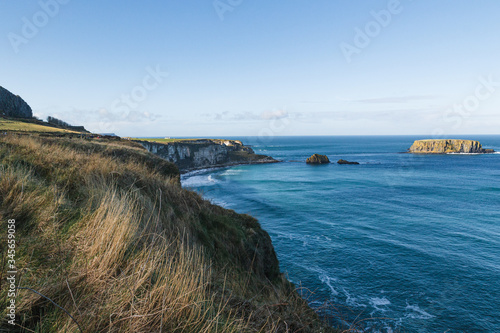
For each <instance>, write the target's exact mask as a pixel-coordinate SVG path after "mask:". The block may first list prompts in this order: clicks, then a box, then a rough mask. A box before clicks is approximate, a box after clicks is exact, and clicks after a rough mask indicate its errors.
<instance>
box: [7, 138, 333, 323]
mask: <svg viewBox="0 0 500 333" xmlns="http://www.w3.org/2000/svg"><path fill="white" fill-rule="evenodd" d="M164 146H165V145H164ZM0 167H1V168H2V177H0V219H2V221H7V219H15V223H16V239H19V240H21V241H19V243H18V244H17V248H16V262H17V268H18V270H19V271H20V272H21V271H22V272H23V275H22V283H21V285H22V286H23V287H29V288H32V289H34V290H36V291H37V292H39V293H41V294H43V295H45V296H47V297H48V298H50V299H52V300H54V301H55V302H56V303H57V304H58V305H59V306H61V307H62V308H63V309H65V310H66V311H67V313H69V314H71V315H72V316H73V317H74V318H75V320H76V321H77V322H78V323H79V324H80V325H81V327H82V330H83V331H84V332H116V333H118V332H181V331H182V332H187V333H188V332H193V333H194V332H221V333H234V332H243V333H245V332H248V333H253V332H299V331H300V332H311V333H312V332H330V331H334V330H333V329H331V328H329V327H328V326H327V325H326V324H323V323H322V322H321V321H320V320H319V318H318V316H317V315H316V314H315V313H314V312H313V311H312V310H311V309H310V308H309V307H308V305H307V303H306V301H304V300H303V299H302V298H300V296H299V294H298V293H297V292H296V290H295V288H294V286H293V285H292V284H291V283H289V282H288V281H287V280H286V279H285V277H284V276H283V275H282V274H281V273H280V269H279V263H278V259H277V257H276V253H275V251H274V248H273V246H272V243H271V239H270V237H269V235H268V234H267V232H265V231H264V230H263V229H262V228H261V226H260V224H259V223H258V221H257V220H255V219H254V218H252V217H251V216H249V215H243V214H237V213H236V212H234V211H232V210H227V209H224V208H222V207H219V206H216V205H213V204H212V203H210V202H209V201H207V200H204V199H203V198H202V197H201V196H200V195H198V194H196V193H195V192H191V191H188V190H185V189H183V188H182V187H181V185H180V182H179V171H178V169H177V167H176V166H175V165H174V164H172V163H169V162H167V161H165V160H163V159H161V158H159V157H157V156H155V155H153V154H151V153H149V152H147V151H146V150H145V149H144V148H143V147H141V146H140V145H139V144H137V143H134V142H131V141H128V140H118V139H116V140H111V139H109V140H108V139H102V140H87V139H80V138H76V137H74V138H72V139H70V138H64V137H63V138H59V137H42V136H35V135H17V134H8V135H2V136H0ZM0 237H1V238H2V239H7V228H2V230H0ZM3 269H4V271H7V269H6V268H5V267H3ZM18 281H20V280H18ZM7 292H8V288H2V289H1V290H0V299H7V297H6V293H7ZM6 309H7V306H3V307H2V309H1V310H0V314H1V315H2V316H3V317H4V318H5V316H6V312H7V310H6ZM16 313H17V316H18V317H17V318H18V320H20V322H19V323H20V325H22V326H23V327H25V328H27V329H29V330H32V331H40V332H42V331H43V332H61V333H62V332H77V331H78V329H77V327H76V324H75V322H73V321H72V319H71V318H70V317H69V316H68V315H67V314H66V313H65V312H63V311H62V310H61V309H60V308H57V307H55V306H52V305H50V304H49V303H48V301H47V300H46V299H44V298H43V297H41V296H40V295H38V294H36V293H32V292H30V291H28V290H19V296H18V297H17V303H16ZM7 327H8V326H7V324H6V322H5V321H3V322H0V331H1V330H2V329H4V328H7ZM9 328H10V327H9Z"/></svg>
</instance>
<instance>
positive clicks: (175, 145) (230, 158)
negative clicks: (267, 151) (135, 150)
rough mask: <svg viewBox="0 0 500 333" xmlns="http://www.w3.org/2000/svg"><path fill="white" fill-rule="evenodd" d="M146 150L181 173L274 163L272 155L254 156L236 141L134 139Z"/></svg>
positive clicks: (253, 153) (248, 149) (247, 148)
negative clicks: (174, 166) (175, 167)
mask: <svg viewBox="0 0 500 333" xmlns="http://www.w3.org/2000/svg"><path fill="white" fill-rule="evenodd" d="M135 141H137V142H138V143H140V144H141V145H142V146H143V147H144V148H146V149H147V150H148V151H149V152H152V153H153V154H155V155H158V156H159V157H161V158H163V159H165V160H167V161H169V162H172V163H175V164H176V165H177V166H178V167H179V169H180V170H181V171H182V172H187V171H191V170H196V169H204V168H211V167H224V166H231V165H238V164H261V163H276V162H278V161H276V160H275V159H274V158H272V157H269V156H265V155H257V154H255V152H254V151H253V149H252V148H250V147H248V146H245V145H244V144H243V143H242V142H241V141H238V140H224V139H150V140H147V141H145V140H135Z"/></svg>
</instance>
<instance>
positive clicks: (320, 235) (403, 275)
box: [182, 136, 500, 332]
mask: <svg viewBox="0 0 500 333" xmlns="http://www.w3.org/2000/svg"><path fill="white" fill-rule="evenodd" d="M460 138H464V139H468V138H469V137H467V136H461V137H460ZM239 139H241V140H243V141H244V143H246V144H251V145H253V148H254V150H255V151H256V152H258V153H262V154H266V155H270V156H273V157H275V158H277V159H280V160H282V161H283V163H278V164H268V165H252V166H238V167H233V168H227V169H218V170H209V171H202V172H197V173H192V174H188V175H185V176H183V179H182V182H183V186H184V187H188V188H192V189H195V190H197V191H199V192H202V193H203V194H204V196H205V197H206V198H208V199H210V200H212V201H213V202H214V203H217V204H221V205H223V206H224V207H227V208H230V209H234V210H236V211H237V212H240V213H249V214H251V215H253V216H255V217H256V218H258V219H259V221H260V223H261V224H262V226H263V228H264V229H265V230H267V231H268V232H269V234H270V235H271V238H272V240H273V243H274V246H275V248H276V252H277V254H278V258H279V260H280V264H281V269H282V271H284V272H286V273H287V274H288V277H289V279H290V280H291V281H292V282H294V283H296V284H297V285H298V284H300V285H301V286H302V287H304V288H307V289H309V290H311V291H313V292H314V295H313V296H312V298H311V303H312V305H313V306H317V307H319V306H321V304H322V303H323V302H325V301H328V302H329V303H331V304H334V305H335V306H332V305H330V306H328V307H326V309H325V310H322V311H323V314H325V315H329V314H336V316H335V318H337V319H333V321H334V322H335V321H336V322H337V323H338V322H339V321H340V319H338V318H339V313H338V311H339V312H340V313H341V317H342V318H343V321H345V322H348V323H349V322H353V321H356V320H358V321H359V319H365V318H379V317H383V319H371V320H368V321H366V323H365V326H366V327H368V329H370V330H373V331H380V332H391V331H393V330H397V329H399V330H401V331H404V332H445V331H447V332H500V205H499V204H500V154H488V155H436V156H431V155H411V154H401V153H400V152H404V151H405V150H406V149H407V148H408V147H410V145H411V144H412V142H413V140H415V139H420V138H419V137H409V136H408V137H407V136H401V137H279V138H274V139H273V140H269V141H267V142H262V141H260V140H259V139H258V138H239ZM470 139H477V140H479V141H481V142H482V144H483V146H484V147H486V148H493V149H495V150H497V151H500V136H474V137H470ZM313 153H319V154H326V155H328V156H329V157H330V160H332V161H336V160H338V159H340V158H343V159H346V160H352V161H358V162H360V163H361V164H360V165H337V164H330V165H322V166H310V165H306V164H305V163H304V162H303V161H305V159H306V158H307V157H309V156H310V155H312V154H313ZM335 309H336V310H335ZM357 316H359V317H358V319H356V317H357Z"/></svg>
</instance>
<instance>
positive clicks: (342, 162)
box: [337, 159, 359, 164]
mask: <svg viewBox="0 0 500 333" xmlns="http://www.w3.org/2000/svg"><path fill="white" fill-rule="evenodd" d="M337 163H338V164H359V162H349V161H346V160H343V159H340V160H338V161H337Z"/></svg>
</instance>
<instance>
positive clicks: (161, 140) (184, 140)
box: [131, 138, 207, 143]
mask: <svg viewBox="0 0 500 333" xmlns="http://www.w3.org/2000/svg"><path fill="white" fill-rule="evenodd" d="M131 139H132V140H139V141H149V142H158V143H169V142H190V141H197V140H207V139H202V138H199V139H194V138H193V139H176V138H171V139H141V138H131Z"/></svg>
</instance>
